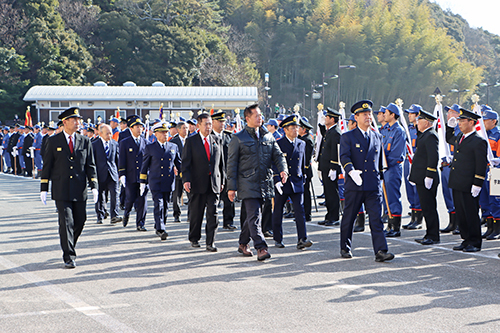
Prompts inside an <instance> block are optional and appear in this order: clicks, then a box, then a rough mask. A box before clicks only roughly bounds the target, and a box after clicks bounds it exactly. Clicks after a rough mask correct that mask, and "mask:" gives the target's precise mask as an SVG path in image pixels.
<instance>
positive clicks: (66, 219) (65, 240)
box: [56, 200, 87, 262]
mask: <svg viewBox="0 0 500 333" xmlns="http://www.w3.org/2000/svg"><path fill="white" fill-rule="evenodd" d="M86 206H87V203H86V201H59V200H56V207H57V213H58V216H59V239H60V242H61V248H62V250H63V260H64V262H68V261H69V260H74V259H75V258H76V251H75V246H76V242H77V241H78V237H80V235H81V234H82V231H83V226H84V224H85V220H86V219H87V210H86Z"/></svg>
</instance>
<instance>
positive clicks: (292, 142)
mask: <svg viewBox="0 0 500 333" xmlns="http://www.w3.org/2000/svg"><path fill="white" fill-rule="evenodd" d="M285 137H286V138H287V139H288V141H289V142H290V143H291V144H292V145H293V144H294V143H295V140H293V141H292V140H290V138H289V137H287V136H286V135H285Z"/></svg>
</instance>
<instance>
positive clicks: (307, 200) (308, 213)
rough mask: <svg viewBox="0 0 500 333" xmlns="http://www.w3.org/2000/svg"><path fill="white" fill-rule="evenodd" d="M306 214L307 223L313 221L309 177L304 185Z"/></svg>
mask: <svg viewBox="0 0 500 333" xmlns="http://www.w3.org/2000/svg"><path fill="white" fill-rule="evenodd" d="M339 209H340V208H339ZM304 213H305V215H306V221H309V220H311V216H312V204H311V179H309V177H307V178H306V182H305V184H304Z"/></svg>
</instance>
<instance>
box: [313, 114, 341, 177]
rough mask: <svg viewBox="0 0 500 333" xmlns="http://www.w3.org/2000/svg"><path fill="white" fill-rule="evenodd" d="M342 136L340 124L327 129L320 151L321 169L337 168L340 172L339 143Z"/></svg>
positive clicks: (319, 166)
mask: <svg viewBox="0 0 500 333" xmlns="http://www.w3.org/2000/svg"><path fill="white" fill-rule="evenodd" d="M341 136H342V133H340V128H339V126H338V124H336V125H334V126H332V127H330V128H329V129H328V131H326V133H325V135H324V137H323V141H322V142H321V147H320V152H319V165H318V168H319V170H320V171H328V170H335V171H337V174H339V173H340V170H341V169H340V164H339V149H338V147H339V146H338V145H339V143H340V137H341Z"/></svg>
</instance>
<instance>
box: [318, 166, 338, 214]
mask: <svg viewBox="0 0 500 333" xmlns="http://www.w3.org/2000/svg"><path fill="white" fill-rule="evenodd" d="M329 172H330V170H328V171H321V177H322V178H323V189H324V193H325V201H326V211H327V212H326V215H325V220H326V221H330V222H336V221H338V220H339V217H340V197H339V183H338V174H337V179H336V180H335V181H334V182H332V180H331V179H330V177H328V173H329Z"/></svg>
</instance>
